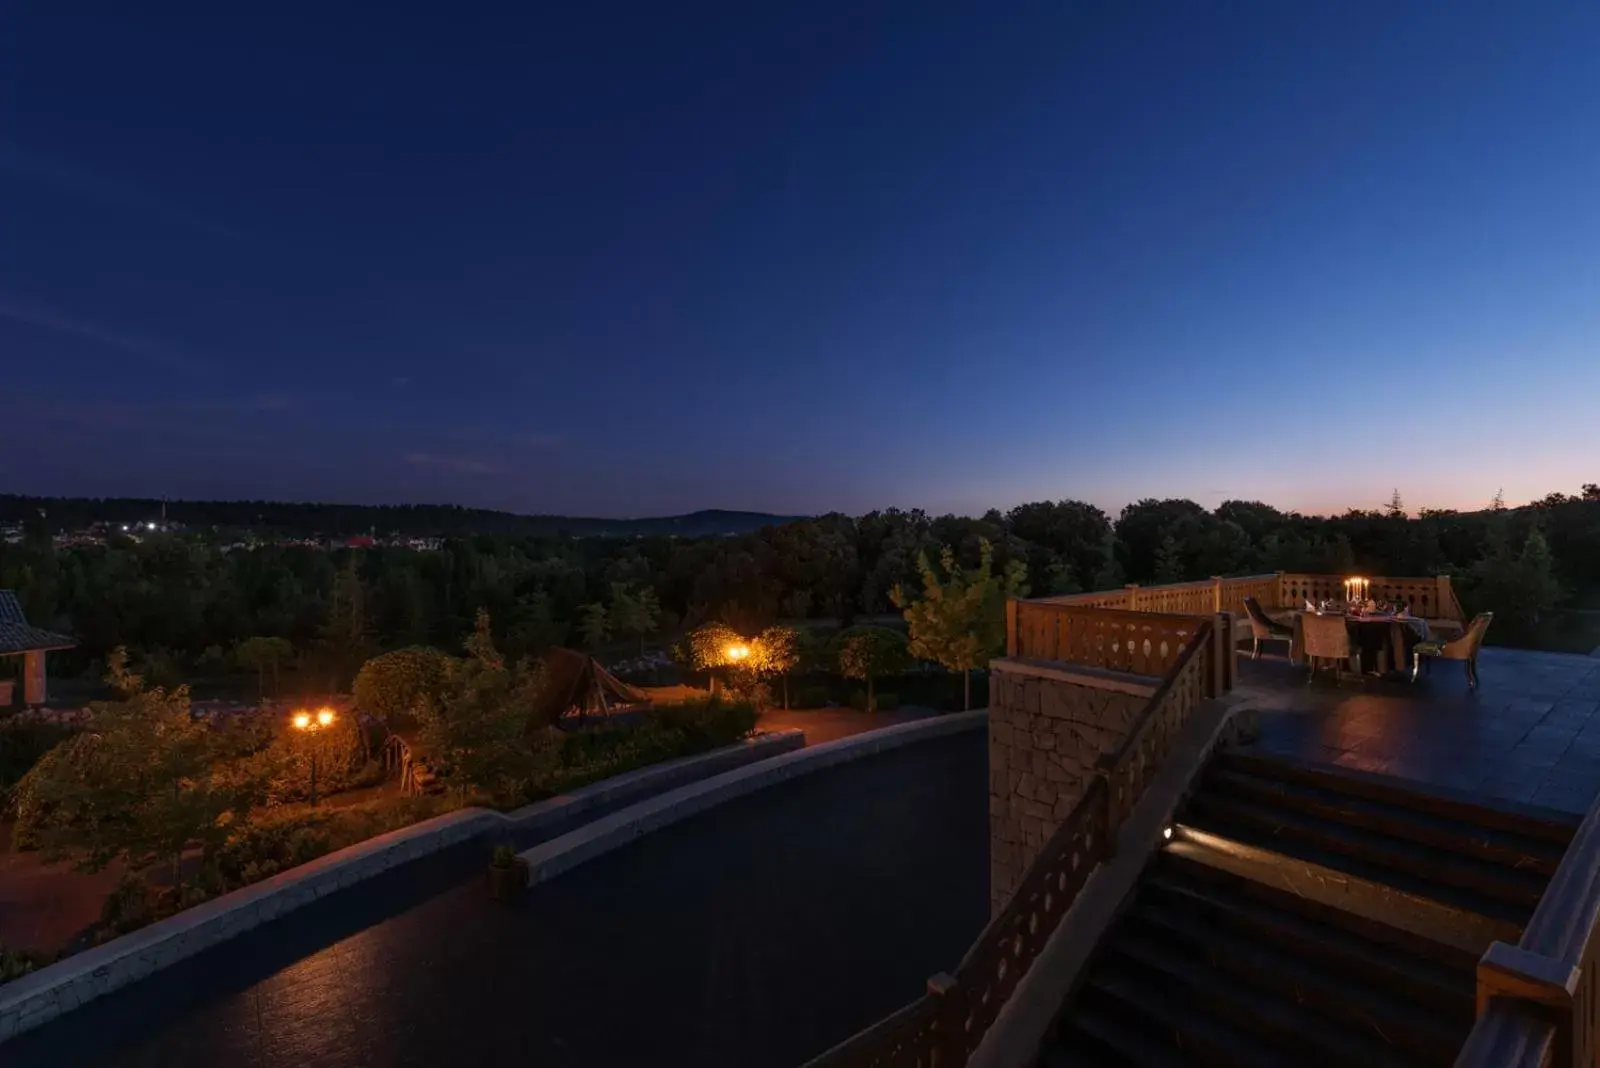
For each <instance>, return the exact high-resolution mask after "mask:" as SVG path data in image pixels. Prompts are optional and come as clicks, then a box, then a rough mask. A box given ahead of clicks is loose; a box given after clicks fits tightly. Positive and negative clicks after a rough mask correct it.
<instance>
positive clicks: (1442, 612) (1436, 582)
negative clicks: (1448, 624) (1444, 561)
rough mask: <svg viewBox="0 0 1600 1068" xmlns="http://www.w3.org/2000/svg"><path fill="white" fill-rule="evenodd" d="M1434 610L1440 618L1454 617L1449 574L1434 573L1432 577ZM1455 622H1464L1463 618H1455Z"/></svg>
mask: <svg viewBox="0 0 1600 1068" xmlns="http://www.w3.org/2000/svg"><path fill="white" fill-rule="evenodd" d="M1433 589H1434V593H1433V602H1434V611H1435V612H1438V613H1439V618H1440V619H1455V617H1456V604H1455V602H1456V599H1455V596H1454V595H1453V594H1452V593H1451V592H1450V576H1449V575H1435V576H1434V578H1433ZM1456 622H1457V623H1465V622H1466V620H1464V619H1457V620H1456Z"/></svg>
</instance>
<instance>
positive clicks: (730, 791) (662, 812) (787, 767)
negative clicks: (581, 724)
mask: <svg viewBox="0 0 1600 1068" xmlns="http://www.w3.org/2000/svg"><path fill="white" fill-rule="evenodd" d="M988 719H989V710H988V709H986V708H980V709H976V710H974V711H971V712H956V713H952V714H949V715H943V716H935V717H932V718H929V719H919V720H913V721H911V722H910V723H900V724H896V725H895V726H892V727H883V728H880V729H878V730H874V731H867V732H865V733H862V734H856V735H851V736H850V737H847V738H840V739H837V740H836V741H832V742H826V743H824V744H822V745H814V746H807V747H806V748H804V749H801V750H799V751H797V752H792V753H786V754H784V755H782V756H776V757H773V758H772V759H770V760H764V761H761V762H760V763H759V764H754V765H751V766H749V767H742V768H737V769H735V770H733V771H727V772H723V773H722V774H720V775H713V776H711V777H710V778H707V779H702V780H700V781H699V782H695V783H691V784H689V785H687V786H681V787H678V788H677V789H675V790H668V791H667V792H665V793H661V794H657V795H656V796H654V797H652V798H650V799H648V800H645V801H641V802H640V803H639V804H636V805H630V806H629V807H627V808H624V809H620V810H618V811H616V812H613V813H611V814H609V815H606V816H602V817H600V818H599V819H597V820H595V821H593V822H592V823H588V824H585V825H584V826H582V827H579V828H577V829H576V830H573V831H569V832H568V833H566V834H563V835H560V836H558V837H555V838H552V839H550V840H549V841H548V842H542V843H540V844H539V845H536V846H534V847H533V848H531V849H526V850H523V851H522V852H521V853H519V854H517V855H518V856H519V857H520V858H521V859H522V860H523V861H524V862H525V863H526V865H527V876H528V885H530V886H533V885H536V884H538V883H542V882H547V881H549V880H551V879H554V878H555V877H557V876H558V875H561V874H562V873H563V872H567V871H570V870H571V869H573V868H575V867H577V866H578V865H580V864H583V863H585V862H587V861H590V860H593V859H594V858H596V857H599V856H603V855H604V854H606V853H609V852H611V851H612V850H614V849H618V848H620V847H622V846H625V845H627V844H628V843H630V842H633V841H635V840H637V839H638V838H640V837H642V836H644V835H646V834H649V833H650V832H651V831H657V830H660V829H661V828H663V827H669V826H671V825H672V824H674V823H678V822H680V821H682V820H685V819H688V818H690V817H691V816H694V815H697V814H698V813H701V812H704V811H706V810H707V809H710V808H714V807H716V806H717V805H721V804H724V803H726V802H728V801H733V800H735V799H737V798H740V797H744V796H745V795H747V794H750V793H754V792H755V791H757V790H762V789H765V788H766V787H768V786H775V785H777V784H778V783H782V782H787V781H789V780H790V779H794V778H797V777H799V776H801V775H807V774H810V773H811V772H815V771H821V770H823V769H824V768H831V767H835V766H837V765H839V764H844V763H848V762H850V761H854V760H860V759H861V758H863V757H867V756H872V755H875V754H877V753H882V752H887V751H888V750H891V749H899V748H901V747H903V746H907V745H912V744H914V743H916V742H921V741H927V740H929V739H932V738H941V737H944V736H946V735H951V734H956V733H959V732H961V731H964V730H977V729H980V728H983V727H985V726H986V725H987V723H988Z"/></svg>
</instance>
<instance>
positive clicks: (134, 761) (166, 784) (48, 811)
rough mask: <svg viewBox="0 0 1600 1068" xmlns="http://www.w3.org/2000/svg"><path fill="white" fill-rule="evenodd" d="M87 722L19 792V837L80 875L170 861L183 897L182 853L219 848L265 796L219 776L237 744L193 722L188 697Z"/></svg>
mask: <svg viewBox="0 0 1600 1068" xmlns="http://www.w3.org/2000/svg"><path fill="white" fill-rule="evenodd" d="M108 681H109V680H108ZM126 682H127V679H126V676H124V677H123V678H122V679H120V680H118V681H115V682H113V685H124V684H126ZM90 712H91V718H90V722H89V726H88V728H87V729H86V730H84V731H83V732H81V733H80V734H78V735H76V736H74V737H73V738H72V739H70V740H69V741H67V742H65V743H62V744H61V745H59V746H57V747H56V748H55V749H53V750H51V752H50V753H49V754H47V755H46V758H45V759H42V760H40V762H39V763H38V764H36V765H35V766H34V768H33V769H32V770H31V771H30V772H29V773H28V774H27V775H26V776H24V778H23V781H22V782H20V783H19V784H18V787H17V794H18V827H17V831H18V834H19V835H21V836H22V837H23V838H24V839H26V840H32V841H35V842H37V843H38V844H39V845H41V846H42V847H43V848H44V851H45V854H46V856H48V857H50V858H52V859H60V858H69V859H71V860H72V861H73V862H74V864H75V865H76V866H77V867H78V868H79V869H80V870H83V871H99V870H101V869H102V868H104V867H105V866H106V865H107V864H110V863H111V862H112V861H115V860H123V861H126V862H127V864H128V865H129V866H130V867H131V868H133V869H136V870H137V869H139V868H144V867H148V866H149V865H150V864H152V863H154V862H156V861H158V860H160V861H167V862H169V863H170V864H171V865H172V880H173V885H174V886H175V887H177V888H178V889H179V891H180V893H181V888H182V874H183V873H182V868H181V863H180V862H181V860H182V856H183V852H184V850H185V849H186V848H187V847H189V846H190V845H191V844H195V843H198V844H199V845H201V846H202V847H204V848H206V849H207V850H210V849H214V848H215V847H216V846H218V845H220V843H221V842H222V841H223V840H224V839H225V838H226V837H227V835H228V829H229V827H230V826H232V825H233V824H235V823H237V822H238V821H240V820H242V819H244V818H245V817H246V816H247V815H248V814H249V811H250V809H251V808H252V807H254V806H255V805H256V804H258V803H259V802H260V800H261V799H262V798H263V797H264V796H265V783H264V782H262V781H260V780H258V779H254V778H251V777H242V776H238V775H226V774H223V767H224V761H225V760H227V759H228V758H231V757H234V756H237V755H239V751H238V745H239V739H238V737H237V736H236V735H235V734H234V733H233V732H231V731H230V730H229V729H228V728H227V727H215V728H214V727H213V726H212V725H211V723H210V722H209V721H207V720H206V719H203V718H201V719H196V718H195V717H194V716H193V715H191V714H190V709H189V691H188V690H187V689H186V688H185V687H181V686H180V687H178V688H177V689H175V690H171V691H167V690H163V689H160V688H156V689H150V690H146V689H143V688H139V689H136V690H134V691H132V692H130V693H129V694H128V696H127V697H126V699H124V700H122V701H109V702H99V703H96V704H94V705H91V706H90Z"/></svg>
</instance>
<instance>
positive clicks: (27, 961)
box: [0, 946, 38, 983]
mask: <svg viewBox="0 0 1600 1068" xmlns="http://www.w3.org/2000/svg"><path fill="white" fill-rule="evenodd" d="M37 964H38V961H37V960H36V959H35V958H34V956H33V955H32V954H31V953H26V952H24V951H22V950H20V949H11V948H9V947H7V946H0V983H5V982H10V981H11V980H12V979H20V978H21V977H22V976H24V975H27V974H28V973H29V972H31V971H33V969H34V968H35V967H36V966H37Z"/></svg>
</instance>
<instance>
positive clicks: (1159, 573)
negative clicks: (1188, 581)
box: [1150, 534, 1184, 586]
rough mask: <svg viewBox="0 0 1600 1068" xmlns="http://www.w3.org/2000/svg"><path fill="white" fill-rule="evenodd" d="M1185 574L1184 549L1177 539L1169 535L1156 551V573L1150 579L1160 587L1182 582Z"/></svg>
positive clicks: (1162, 540)
mask: <svg viewBox="0 0 1600 1068" xmlns="http://www.w3.org/2000/svg"><path fill="white" fill-rule="evenodd" d="M1183 574H1184V569H1183V548H1182V546H1180V545H1179V544H1178V539H1177V538H1175V537H1174V536H1172V535H1171V534H1168V535H1167V536H1166V537H1164V538H1162V539H1161V546H1160V548H1158V549H1157V550H1156V563H1155V571H1154V573H1153V574H1152V575H1151V576H1150V577H1151V578H1152V579H1153V580H1154V581H1155V583H1156V585H1158V586H1159V585H1163V584H1166V583H1169V582H1182V581H1183Z"/></svg>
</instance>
